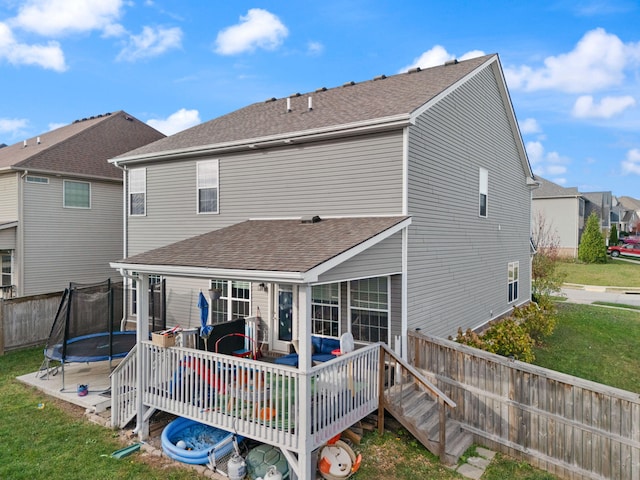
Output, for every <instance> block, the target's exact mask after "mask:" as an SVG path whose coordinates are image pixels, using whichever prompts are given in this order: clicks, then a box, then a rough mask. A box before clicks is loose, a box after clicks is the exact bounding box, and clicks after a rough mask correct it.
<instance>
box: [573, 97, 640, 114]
mask: <svg viewBox="0 0 640 480" xmlns="http://www.w3.org/2000/svg"><path fill="white" fill-rule="evenodd" d="M635 104H636V100H635V98H633V97H632V96H629V95H627V96H624V97H604V98H603V99H602V100H601V101H600V103H599V104H598V103H594V101H593V97H592V96H591V95H582V96H581V97H579V98H578V99H577V100H576V103H575V104H574V105H573V112H572V113H573V116H574V117H578V118H611V117H613V116H614V115H617V114H619V113H622V112H623V111H624V110H626V109H627V108H629V107H633V106H635Z"/></svg>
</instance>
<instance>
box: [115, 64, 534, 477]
mask: <svg viewBox="0 0 640 480" xmlns="http://www.w3.org/2000/svg"><path fill="white" fill-rule="evenodd" d="M111 162H112V163H114V164H116V165H118V166H120V167H123V168H125V169H126V172H127V179H128V180H127V198H128V206H127V216H126V220H125V224H126V225H125V231H126V234H125V235H126V236H125V238H126V245H125V248H126V258H124V259H122V260H118V261H114V262H113V263H112V266H113V267H114V268H117V269H119V270H120V271H121V272H122V274H123V275H124V276H125V277H126V278H134V279H137V280H138V282H136V283H137V284H138V285H137V287H138V289H139V288H140V287H141V288H142V289H146V288H148V285H149V283H150V282H154V281H157V280H158V279H160V278H163V279H165V280H166V292H167V294H166V296H167V323H168V324H179V325H181V326H183V327H188V326H196V327H197V326H199V325H200V319H199V318H200V317H199V311H198V309H197V307H196V302H197V298H198V293H199V292H200V291H202V292H207V291H209V290H211V291H212V292H216V291H217V294H216V295H215V296H212V297H210V298H209V299H210V300H211V309H210V310H211V312H210V318H211V320H213V321H218V320H227V319H231V318H236V317H248V316H252V317H254V316H260V317H261V318H262V321H263V324H264V325H263V329H264V330H265V331H263V332H262V335H261V338H262V340H263V341H264V342H265V344H266V345H267V346H268V348H269V349H270V350H271V351H276V352H285V353H286V352H289V349H290V346H291V343H292V342H293V341H295V340H298V341H299V347H298V348H299V350H300V365H299V374H300V375H303V376H304V375H307V373H308V372H309V369H310V367H311V364H310V354H309V353H310V350H311V343H310V342H311V340H310V336H311V335H312V334H315V335H325V336H331V337H339V336H341V335H342V334H344V333H345V332H350V333H351V334H352V335H353V337H355V340H356V342H358V343H360V342H362V343H366V342H385V343H387V344H388V345H391V346H395V345H396V339H400V346H402V347H403V348H402V352H403V355H405V356H406V355H407V352H406V343H405V342H406V334H407V332H408V331H409V330H417V329H421V330H422V331H425V332H429V333H431V334H434V335H439V336H443V337H446V336H449V335H455V333H456V331H457V329H458V328H459V327H460V328H462V329H467V328H472V329H477V328H480V327H482V326H483V325H486V324H487V322H489V321H490V320H492V319H495V318H498V317H500V316H501V315H504V314H507V313H509V312H510V311H511V309H512V308H513V307H514V306H515V305H520V304H523V303H526V302H528V301H529V299H530V289H531V285H530V277H531V268H530V260H531V250H530V242H529V238H530V226H531V189H532V188H533V187H534V186H535V185H537V184H536V182H535V180H534V179H533V175H532V172H531V169H530V166H529V163H528V160H527V157H526V154H525V149H524V146H523V143H522V140H521V136H520V133H519V130H518V127H517V122H516V119H515V115H514V112H513V110H512V105H511V102H510V99H509V94H508V92H507V88H506V84H505V81H504V76H503V72H502V68H501V65H500V62H499V60H498V57H497V55H488V56H484V57H479V58H475V59H471V60H466V61H462V62H448V63H447V64H445V65H442V66H438V67H434V68H429V69H425V70H419V69H416V70H413V71H411V72H409V73H405V74H400V75H394V76H390V77H385V76H381V77H378V78H376V79H374V80H370V81H365V82H359V83H354V82H349V83H347V84H345V85H343V86H341V87H337V88H330V89H326V88H320V89H318V90H316V91H314V92H311V93H306V94H295V95H293V96H291V97H288V98H281V99H275V98H274V99H269V100H267V101H266V102H261V103H256V104H253V105H249V106H247V107H245V108H242V109H240V110H237V111H235V112H232V113H230V114H227V115H224V116H222V117H219V118H216V119H214V120H212V121H209V122H206V123H204V124H201V125H199V126H196V127H193V128H191V129H189V130H186V131H183V132H180V133H178V134H176V135H173V136H171V137H167V138H165V139H163V140H160V141H158V142H155V143H152V144H149V145H147V146H145V147H142V148H139V149H137V150H134V151H133V152H129V153H127V154H125V155H123V156H121V157H119V158H115V159H113V160H111ZM452 238H454V239H455V240H454V241H452V240H451V239H452ZM218 295H219V296H220V298H219V299H217V297H218ZM140 297H141V298H139V299H137V295H135V292H134V295H133V296H132V305H133V308H134V310H133V311H132V312H131V313H132V314H138V316H139V318H138V320H140V321H138V322H137V328H138V334H139V342H140V340H141V339H145V338H146V335H147V331H146V329H147V328H148V327H147V322H146V319H147V313H146V312H147V309H146V308H145V306H144V305H143V302H144V301H145V296H140ZM145 345H146V342H140V345H139V346H140V347H145ZM145 348H146V347H145ZM141 351H143V350H139V352H141ZM144 352H145V353H144V354H142V353H141V354H140V355H144V358H145V359H149V361H152V362H153V361H154V360H153V358H152V357H147V356H146V355H147V354H149V355H151V356H153V355H155V354H154V353H153V352H151V351H148V352H147V350H144ZM141 361H142V360H141ZM146 361H147V360H145V362H146ZM142 368H146V367H144V366H143V367H142ZM376 369H377V365H376V366H375V368H374V370H376ZM169 371H170V370H169ZM370 373H371V375H375V372H374V371H372V372H370ZM301 378H303V377H301ZM139 381H140V382H142V383H140V384H139V385H138V387H137V388H138V391H140V392H142V391H143V389H145V388H146V380H145V379H142V378H140V379H139ZM300 392H301V393H300V395H301V397H300V398H299V399H297V400H298V402H297V403H296V405H298V406H299V408H300V409H301V418H300V423H299V424H298V427H299V430H297V431H296V433H295V434H296V435H302V436H303V437H304V435H305V432H306V433H307V434H309V432H311V430H312V429H311V427H308V426H307V424H306V423H305V422H306V421H307V420H306V419H307V418H308V416H309V415H310V412H309V411H308V410H307V411H306V414H305V409H309V408H311V407H310V406H309V405H308V404H307V402H306V400H307V399H308V397H307V394H308V391H306V390H305V389H304V388H302V387H301V390H300ZM305 392H306V393H305ZM146 398H147V399H146V400H145V402H144V403H139V404H138V413H139V415H138V422H139V424H138V425H139V427H140V429H139V430H138V431H139V432H140V434H141V435H144V433H143V432H144V428H143V425H144V422H143V416H142V415H141V413H142V411H144V410H145V409H146V408H147V407H154V408H160V405H155V400H152V399H151V397H146ZM164 408H169V407H168V406H166V405H165V406H164ZM316 410H317V409H316ZM185 412H186V410H185ZM189 412H190V413H185V415H186V416H190V417H192V418H194V417H197V416H198V414H196V413H194V412H193V411H189ZM359 413H364V412H362V411H361V412H359ZM365 414H366V413H365ZM207 421H208V422H212V423H216V420H211V419H208V420H207ZM336 428H337V427H336ZM329 430H330V429H327V432H326V433H327V434H328V433H330V432H329ZM238 432H239V433H240V434H247V435H249V436H252V437H253V438H256V439H258V440H263V441H267V442H271V443H273V444H279V443H278V442H277V441H274V440H273V438H272V439H271V440H269V439H268V438H263V437H262V436H261V434H258V433H255V432H253V433H252V432H251V431H244V433H243V427H242V426H241V425H239V426H238ZM323 432H324V431H323ZM315 435H316V436H315V437H314V441H322V439H323V438H324V437H323V436H320V435H319V434H318V433H317V432H316V434H315ZM320 437H322V438H320ZM292 442H293V443H292V444H291V445H289V446H286V445H282V444H280V445H281V446H283V447H287V448H289V449H291V450H292V451H294V452H297V453H298V454H299V455H300V457H299V458H300V459H301V460H302V459H305V458H307V457H306V456H307V455H308V454H309V449H310V448H311V449H312V448H313V445H312V444H311V443H309V442H310V440H308V439H307V440H305V441H302V443H300V444H298V443H296V442H294V441H293V440H292ZM301 478H308V477H307V476H306V474H305V473H304V471H303V474H302V476H301Z"/></svg>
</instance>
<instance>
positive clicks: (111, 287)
mask: <svg viewBox="0 0 640 480" xmlns="http://www.w3.org/2000/svg"><path fill="white" fill-rule="evenodd" d="M123 292H124V289H123V285H122V282H118V283H112V282H111V281H110V280H107V281H105V282H102V283H98V284H93V285H79V284H75V283H72V284H70V285H69V288H67V289H65V291H64V293H63V294H62V298H61V300H60V305H59V306H58V311H57V313H56V316H55V319H54V321H53V325H52V327H51V332H50V334H49V339H48V340H47V345H46V347H45V349H44V357H45V359H44V361H43V365H42V367H41V368H40V373H42V371H45V372H46V375H48V374H49V372H52V371H53V372H54V373H55V372H57V368H58V367H55V366H54V367H51V362H52V361H57V362H60V364H61V366H62V390H64V388H65V384H64V364H65V363H72V362H73V363H89V362H102V361H105V360H108V361H109V362H111V360H113V359H114V358H122V357H125V356H126V355H127V353H128V352H129V351H130V350H131V349H132V348H133V346H134V345H135V344H136V332H135V331H126V330H121V321H122V318H123V302H124V295H123Z"/></svg>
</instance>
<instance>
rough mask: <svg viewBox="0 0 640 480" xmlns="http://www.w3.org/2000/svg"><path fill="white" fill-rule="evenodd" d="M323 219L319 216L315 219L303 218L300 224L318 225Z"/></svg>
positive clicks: (315, 216)
mask: <svg viewBox="0 0 640 480" xmlns="http://www.w3.org/2000/svg"><path fill="white" fill-rule="evenodd" d="M321 221H322V219H321V218H320V216H319V215H314V216H313V217H302V220H301V221H300V223H318V222H321Z"/></svg>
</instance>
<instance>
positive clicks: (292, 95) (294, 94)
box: [289, 92, 302, 97]
mask: <svg viewBox="0 0 640 480" xmlns="http://www.w3.org/2000/svg"><path fill="white" fill-rule="evenodd" d="M300 95H302V94H301V93H300V92H297V93H293V94H291V95H289V96H290V97H299V96H300Z"/></svg>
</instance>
